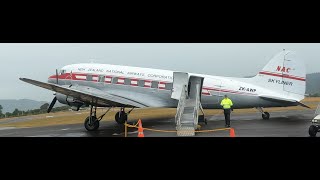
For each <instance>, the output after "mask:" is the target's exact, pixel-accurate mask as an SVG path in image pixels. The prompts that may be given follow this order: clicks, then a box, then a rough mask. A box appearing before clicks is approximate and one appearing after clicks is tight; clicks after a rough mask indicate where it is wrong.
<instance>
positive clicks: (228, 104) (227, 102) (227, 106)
mask: <svg viewBox="0 0 320 180" xmlns="http://www.w3.org/2000/svg"><path fill="white" fill-rule="evenodd" d="M221 106H223V109H230V108H231V106H233V103H232V101H231V99H229V98H224V99H222V101H221Z"/></svg>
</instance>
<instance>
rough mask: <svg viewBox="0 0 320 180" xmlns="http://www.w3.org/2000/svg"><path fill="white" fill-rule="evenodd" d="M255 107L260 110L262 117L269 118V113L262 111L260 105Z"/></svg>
mask: <svg viewBox="0 0 320 180" xmlns="http://www.w3.org/2000/svg"><path fill="white" fill-rule="evenodd" d="M256 109H258V110H259V111H260V112H261V114H262V115H261V116H262V119H269V118H270V114H269V113H268V112H264V111H263V109H262V107H257V108H256Z"/></svg>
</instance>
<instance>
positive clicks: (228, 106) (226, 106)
mask: <svg viewBox="0 0 320 180" xmlns="http://www.w3.org/2000/svg"><path fill="white" fill-rule="evenodd" d="M220 105H221V106H222V108H223V111H224V119H225V122H226V127H230V113H231V111H233V109H232V106H233V103H232V101H231V99H229V98H228V96H227V95H224V98H223V99H222V101H221V104H220Z"/></svg>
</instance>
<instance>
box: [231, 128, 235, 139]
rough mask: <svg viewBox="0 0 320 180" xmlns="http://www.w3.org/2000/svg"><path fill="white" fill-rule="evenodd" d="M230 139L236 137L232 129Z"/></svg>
mask: <svg viewBox="0 0 320 180" xmlns="http://www.w3.org/2000/svg"><path fill="white" fill-rule="evenodd" d="M230 137H236V135H235V133H234V129H233V128H230Z"/></svg>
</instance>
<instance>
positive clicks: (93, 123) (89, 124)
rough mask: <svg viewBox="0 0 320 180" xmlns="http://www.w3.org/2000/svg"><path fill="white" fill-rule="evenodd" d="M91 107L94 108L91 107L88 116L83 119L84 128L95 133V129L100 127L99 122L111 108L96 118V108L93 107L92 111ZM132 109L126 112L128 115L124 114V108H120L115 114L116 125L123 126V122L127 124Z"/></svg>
mask: <svg viewBox="0 0 320 180" xmlns="http://www.w3.org/2000/svg"><path fill="white" fill-rule="evenodd" d="M93 107H94V106H91V108H90V115H89V116H88V117H87V118H86V119H85V121H84V127H85V128H86V130H88V131H95V130H97V129H99V126H100V121H101V120H102V118H103V117H104V116H105V115H106V114H107V113H108V112H109V111H110V109H111V108H112V107H109V108H108V110H107V111H106V112H105V113H104V114H102V115H101V116H99V117H98V118H97V107H96V106H95V107H94V111H93ZM133 109H134V108H132V109H131V110H130V111H128V113H126V112H125V109H124V107H122V108H121V109H120V111H119V112H117V113H116V115H115V121H116V122H117V123H118V124H124V123H125V122H127V120H128V115H129V114H130V113H131V111H132V110H133Z"/></svg>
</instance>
